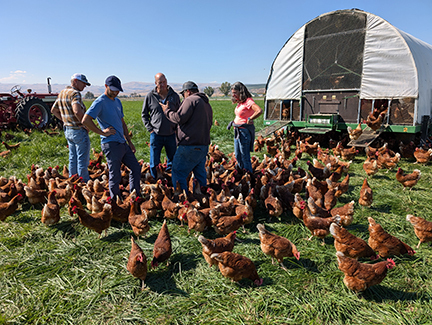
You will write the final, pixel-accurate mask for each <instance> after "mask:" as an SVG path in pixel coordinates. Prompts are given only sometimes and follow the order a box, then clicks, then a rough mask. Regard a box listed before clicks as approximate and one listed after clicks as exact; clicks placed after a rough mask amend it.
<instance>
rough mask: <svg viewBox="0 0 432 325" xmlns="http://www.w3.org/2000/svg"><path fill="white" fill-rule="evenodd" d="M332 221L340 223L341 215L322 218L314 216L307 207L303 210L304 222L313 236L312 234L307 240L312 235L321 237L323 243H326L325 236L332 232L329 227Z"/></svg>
mask: <svg viewBox="0 0 432 325" xmlns="http://www.w3.org/2000/svg"><path fill="white" fill-rule="evenodd" d="M332 222H335V223H337V224H340V222H341V218H340V217H339V216H335V217H328V218H320V217H313V216H311V214H310V211H309V208H308V207H306V208H305V209H304V212H303V223H304V225H305V226H306V227H307V228H308V229H309V230H310V232H311V233H312V236H310V237H309V238H308V239H307V240H311V239H312V237H314V236H315V237H318V238H321V240H322V244H321V245H325V242H324V238H325V237H326V236H327V235H328V234H330V230H329V227H330V225H331V223H332Z"/></svg>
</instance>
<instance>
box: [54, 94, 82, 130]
mask: <svg viewBox="0 0 432 325" xmlns="http://www.w3.org/2000/svg"><path fill="white" fill-rule="evenodd" d="M77 103H78V104H79V105H81V107H82V108H83V109H84V111H85V110H86V107H85V105H84V104H83V102H82V99H81V93H80V92H79V91H78V90H76V89H74V88H73V87H72V86H67V87H66V88H65V89H63V90H62V91H61V92H60V94H59V95H58V98H57V100H56V101H55V103H54V107H57V108H58V109H59V110H60V114H61V117H62V120H63V124H64V125H65V126H69V127H75V128H79V127H82V126H83V125H82V124H81V121H79V120H78V118H77V117H76V116H75V114H74V112H73V110H72V105H74V104H77Z"/></svg>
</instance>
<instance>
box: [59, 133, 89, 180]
mask: <svg viewBox="0 0 432 325" xmlns="http://www.w3.org/2000/svg"><path fill="white" fill-rule="evenodd" d="M65 138H66V140H67V142H68V146H69V175H71V176H72V175H75V174H78V176H80V177H82V178H83V180H84V181H85V182H87V181H88V180H89V172H88V165H89V160H90V138H89V135H88V132H87V130H85V129H84V128H79V129H72V128H70V127H68V126H65Z"/></svg>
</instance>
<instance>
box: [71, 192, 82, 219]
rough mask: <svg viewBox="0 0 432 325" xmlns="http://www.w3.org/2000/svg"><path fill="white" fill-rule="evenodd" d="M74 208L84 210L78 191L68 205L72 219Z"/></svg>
mask: <svg viewBox="0 0 432 325" xmlns="http://www.w3.org/2000/svg"><path fill="white" fill-rule="evenodd" d="M74 206H77V207H78V208H80V209H84V207H83V205H82V203H81V201H80V199H79V197H78V191H75V192H74V194H72V197H71V199H70V200H69V204H68V213H69V215H70V216H71V217H72V216H73V215H74V213H73V211H72V209H73V207H74Z"/></svg>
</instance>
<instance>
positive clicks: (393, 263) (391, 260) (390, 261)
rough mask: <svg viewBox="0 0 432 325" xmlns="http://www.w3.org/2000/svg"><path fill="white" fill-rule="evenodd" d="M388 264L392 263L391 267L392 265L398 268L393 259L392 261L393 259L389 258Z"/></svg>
mask: <svg viewBox="0 0 432 325" xmlns="http://www.w3.org/2000/svg"><path fill="white" fill-rule="evenodd" d="M387 262H388V263H390V265H391V266H392V267H394V266H396V263H395V261H393V259H391V258H388V259H387Z"/></svg>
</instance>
